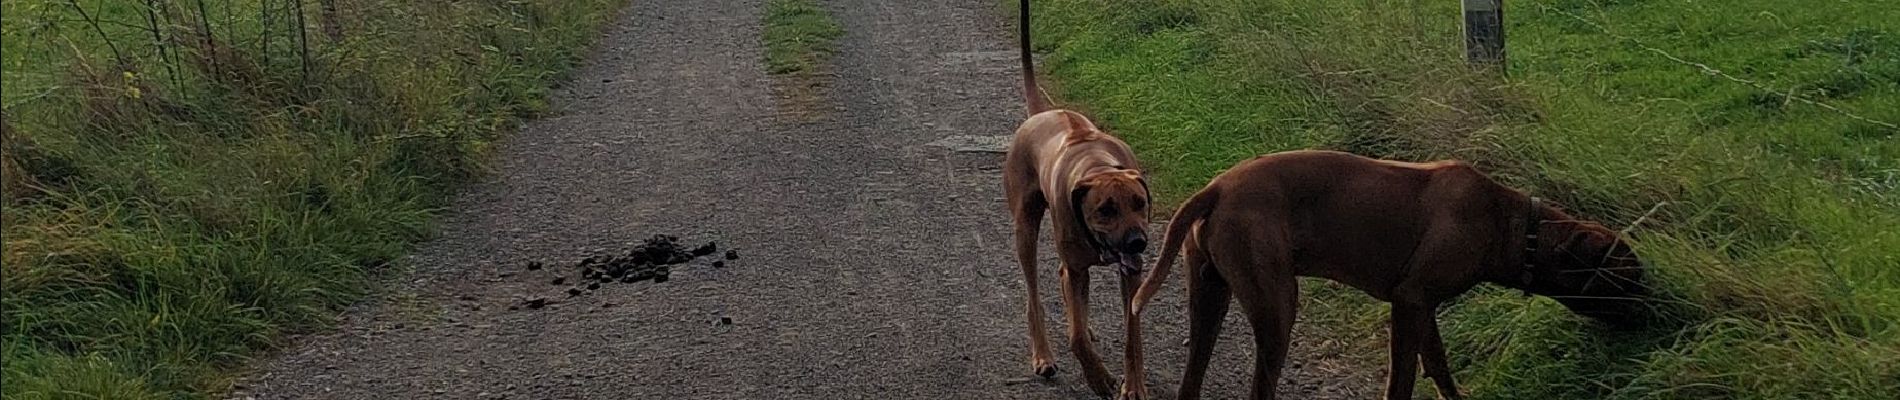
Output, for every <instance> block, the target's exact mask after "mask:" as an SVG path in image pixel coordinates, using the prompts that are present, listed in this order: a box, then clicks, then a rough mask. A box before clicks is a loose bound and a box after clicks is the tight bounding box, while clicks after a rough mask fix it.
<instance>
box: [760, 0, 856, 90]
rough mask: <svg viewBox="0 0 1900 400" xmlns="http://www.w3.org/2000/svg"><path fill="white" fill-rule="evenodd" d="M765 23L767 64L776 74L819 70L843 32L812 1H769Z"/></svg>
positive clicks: (806, 72)
mask: <svg viewBox="0 0 1900 400" xmlns="http://www.w3.org/2000/svg"><path fill="white" fill-rule="evenodd" d="M764 23H765V29H764V32H763V33H762V35H763V36H764V40H765V67H766V71H768V72H771V73H773V74H790V75H803V74H811V73H815V72H817V71H818V69H819V68H821V67H822V66H823V65H824V62H825V58H826V57H828V56H830V55H831V52H832V51H833V50H834V48H833V43H832V42H833V41H834V40H837V39H838V36H839V35H843V34H844V29H842V28H839V27H838V22H837V21H833V20H832V19H831V14H829V13H827V12H826V11H825V9H824V8H823V7H819V6H818V3H817V2H816V1H813V0H769V1H767V2H766V3H765V21H764Z"/></svg>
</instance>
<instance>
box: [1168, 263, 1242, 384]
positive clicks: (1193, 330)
mask: <svg viewBox="0 0 1900 400" xmlns="http://www.w3.org/2000/svg"><path fill="white" fill-rule="evenodd" d="M1196 253H1197V252H1194V251H1189V252H1187V259H1186V260H1184V262H1186V263H1187V268H1184V269H1186V270H1187V273H1186V274H1185V275H1187V296H1188V339H1187V342H1188V359H1187V371H1186V372H1184V373H1182V374H1181V391H1180V394H1179V398H1180V399H1181V400H1195V399H1199V398H1201V382H1202V381H1204V380H1206V378H1207V362H1208V359H1210V358H1213V356H1214V343H1215V342H1216V341H1217V340H1219V339H1220V326H1221V323H1222V322H1224V321H1225V320H1226V319H1227V307H1228V306H1229V305H1231V304H1233V301H1232V299H1230V298H1229V297H1230V296H1232V294H1231V293H1229V291H1228V289H1227V281H1225V280H1222V279H1221V277H1220V271H1216V270H1215V269H1214V266H1213V265H1212V264H1208V263H1207V258H1206V257H1203V256H1200V255H1199V254H1196Z"/></svg>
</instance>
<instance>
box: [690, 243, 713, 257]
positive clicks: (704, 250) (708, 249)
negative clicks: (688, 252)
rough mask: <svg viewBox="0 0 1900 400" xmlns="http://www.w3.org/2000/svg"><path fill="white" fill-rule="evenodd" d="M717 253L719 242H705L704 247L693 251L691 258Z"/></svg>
mask: <svg viewBox="0 0 1900 400" xmlns="http://www.w3.org/2000/svg"><path fill="white" fill-rule="evenodd" d="M718 251H719V242H706V245H705V246H699V248H696V249H693V257H700V256H705V255H707V254H712V253H715V252H718Z"/></svg>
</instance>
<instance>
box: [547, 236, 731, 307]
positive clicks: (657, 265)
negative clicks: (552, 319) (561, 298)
mask: <svg viewBox="0 0 1900 400" xmlns="http://www.w3.org/2000/svg"><path fill="white" fill-rule="evenodd" d="M595 252H596V253H599V254H594V255H592V256H588V257H587V258H583V259H581V260H580V261H576V262H574V263H573V264H571V267H569V268H571V269H572V271H574V272H568V271H570V270H569V269H564V268H550V267H552V265H550V264H544V263H542V262H541V261H532V262H529V263H528V266H529V267H528V269H530V270H540V269H544V268H545V269H548V270H550V271H554V273H555V274H560V276H556V277H554V279H553V280H551V281H550V284H552V285H554V286H566V285H567V283H568V277H570V276H573V277H574V278H575V283H574V285H573V286H570V287H568V288H567V290H566V293H567V296H568V297H578V296H580V295H582V294H586V292H587V291H593V290H600V288H601V286H602V285H603V284H611V283H614V282H619V283H634V282H640V281H653V283H665V282H666V281H668V280H670V279H672V275H673V270H672V266H673V265H679V264H685V263H688V262H692V261H693V260H694V259H697V258H699V257H703V256H709V255H713V254H717V253H718V252H719V244H718V242H707V243H706V244H705V245H701V246H699V247H692V248H688V247H685V246H682V245H680V242H679V238H678V237H674V236H671V235H653V237H651V238H648V239H646V240H645V241H643V242H641V243H640V244H637V245H634V246H633V247H632V248H630V249H627V250H626V252H625V253H621V254H614V253H609V252H607V250H605V249H600V250H595ZM738 258H739V253H737V252H735V251H732V250H727V251H726V260H734V259H738ZM712 266H713V267H714V268H724V267H725V266H726V263H725V261H718V260H715V261H713V262H712ZM569 274H574V275H569ZM575 275H578V276H575ZM537 301H538V303H537ZM523 305H525V306H526V307H527V308H528V309H539V308H541V307H544V306H546V305H547V300H546V299H544V298H535V299H533V300H528V301H526V302H524V303H523ZM509 309H510V310H517V309H520V307H517V306H510V307H509Z"/></svg>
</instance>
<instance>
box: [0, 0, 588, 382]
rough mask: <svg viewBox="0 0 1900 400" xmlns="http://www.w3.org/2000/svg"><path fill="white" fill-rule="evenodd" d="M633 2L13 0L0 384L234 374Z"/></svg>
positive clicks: (384, 251) (367, 273)
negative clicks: (1, 374) (0, 377)
mask: <svg viewBox="0 0 1900 400" xmlns="http://www.w3.org/2000/svg"><path fill="white" fill-rule="evenodd" d="M623 3H624V2H623V1H621V0H511V1H501V0H492V1H490V0H483V1H464V2H441V1H420V2H417V1H386V0H311V1H304V0H229V1H227V0H213V1H207V0H195V1H190V0H138V1H127V0H77V1H66V0H20V1H7V2H4V3H0V45H4V48H5V51H4V54H3V55H0V66H4V74H3V76H0V78H3V79H4V82H5V85H4V89H3V90H0V101H3V103H0V104H3V105H4V119H3V120H0V121H3V122H0V127H3V128H4V130H5V138H4V143H0V150H4V155H0V163H3V164H4V169H0V172H4V174H0V178H3V180H4V182H0V184H3V186H4V193H0V202H3V203H4V206H5V209H4V211H3V212H0V219H3V221H0V222H3V225H4V228H0V236H3V237H4V243H5V247H4V251H0V265H3V267H0V268H3V269H4V271H0V289H3V290H4V295H3V297H0V307H4V308H3V310H0V311H3V314H4V319H0V324H4V325H0V338H4V341H5V343H4V344H3V345H0V351H3V352H4V359H5V362H4V378H5V382H6V384H5V386H4V389H0V393H3V394H4V397H5V398H7V399H78V398H101V399H160V398H163V399H175V398H204V397H209V396H213V395H215V394H216V393H218V392H220V391H223V390H225V389H226V388H228V386H229V383H230V382H229V381H230V376H231V375H230V374H231V372H232V370H233V368H236V367H239V366H241V365H242V363H243V362H244V361H245V360H246V359H247V357H249V356H252V355H255V354H258V351H260V350H264V349H268V348H270V347H271V346H272V345H273V344H276V343H278V340H279V339H280V338H281V337H282V335H283V334H285V333H289V332H298V331H307V330H310V329H314V328H319V327H321V326H323V325H325V324H326V323H329V322H331V321H332V319H333V318H334V316H335V315H336V314H337V313H338V312H339V310H340V308H341V307H343V306H345V305H348V304H350V303H351V302H353V301H354V300H356V299H358V298H359V296H360V295H362V294H363V293H364V289H365V288H366V286H367V284H368V283H369V280H368V278H370V277H371V276H372V275H373V274H375V273H377V272H378V271H382V270H384V269H386V268H388V265H389V264H390V263H391V262H392V261H393V260H395V259H396V257H398V255H399V254H401V253H402V252H403V251H404V250H405V249H406V248H407V246H408V244H409V243H412V242H414V241H416V240H418V239H421V238H423V237H424V236H425V235H426V233H427V232H428V228H429V225H428V221H429V217H430V216H431V214H432V210H434V209H435V208H437V207H439V206H440V205H442V204H444V201H445V200H446V199H447V197H448V195H449V194H450V192H451V190H452V188H453V187H454V186H455V185H456V184H457V183H458V182H462V181H464V180H465V179H467V178H470V177H472V176H475V175H477V174H479V173H480V172H481V169H482V164H483V162H482V160H483V158H484V156H486V154H487V153H488V151H489V148H490V147H491V144H492V143H494V141H495V140H497V139H498V138H499V137H500V135H503V134H505V133H507V132H508V131H509V130H510V129H512V128H513V127H514V126H516V125H517V124H518V123H519V122H520V121H521V120H522V119H523V118H526V117H530V116H533V115H535V114H536V113H538V112H541V111H543V110H546V109H547V105H546V98H547V93H548V87H549V86H550V85H552V84H554V83H555V82H557V80H558V79H559V78H560V77H561V73H562V72H563V71H566V70H568V69H569V68H570V67H571V66H573V65H574V64H575V63H576V62H578V61H579V60H580V57H581V55H582V54H583V53H584V50H585V48H586V45H587V44H588V43H589V42H590V40H591V39H592V38H594V37H595V35H596V32H597V29H598V28H599V27H600V26H602V24H603V23H605V22H607V21H608V20H609V18H611V17H612V15H614V13H615V11H616V10H617V9H618V7H619V6H620V5H621V4H623Z"/></svg>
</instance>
